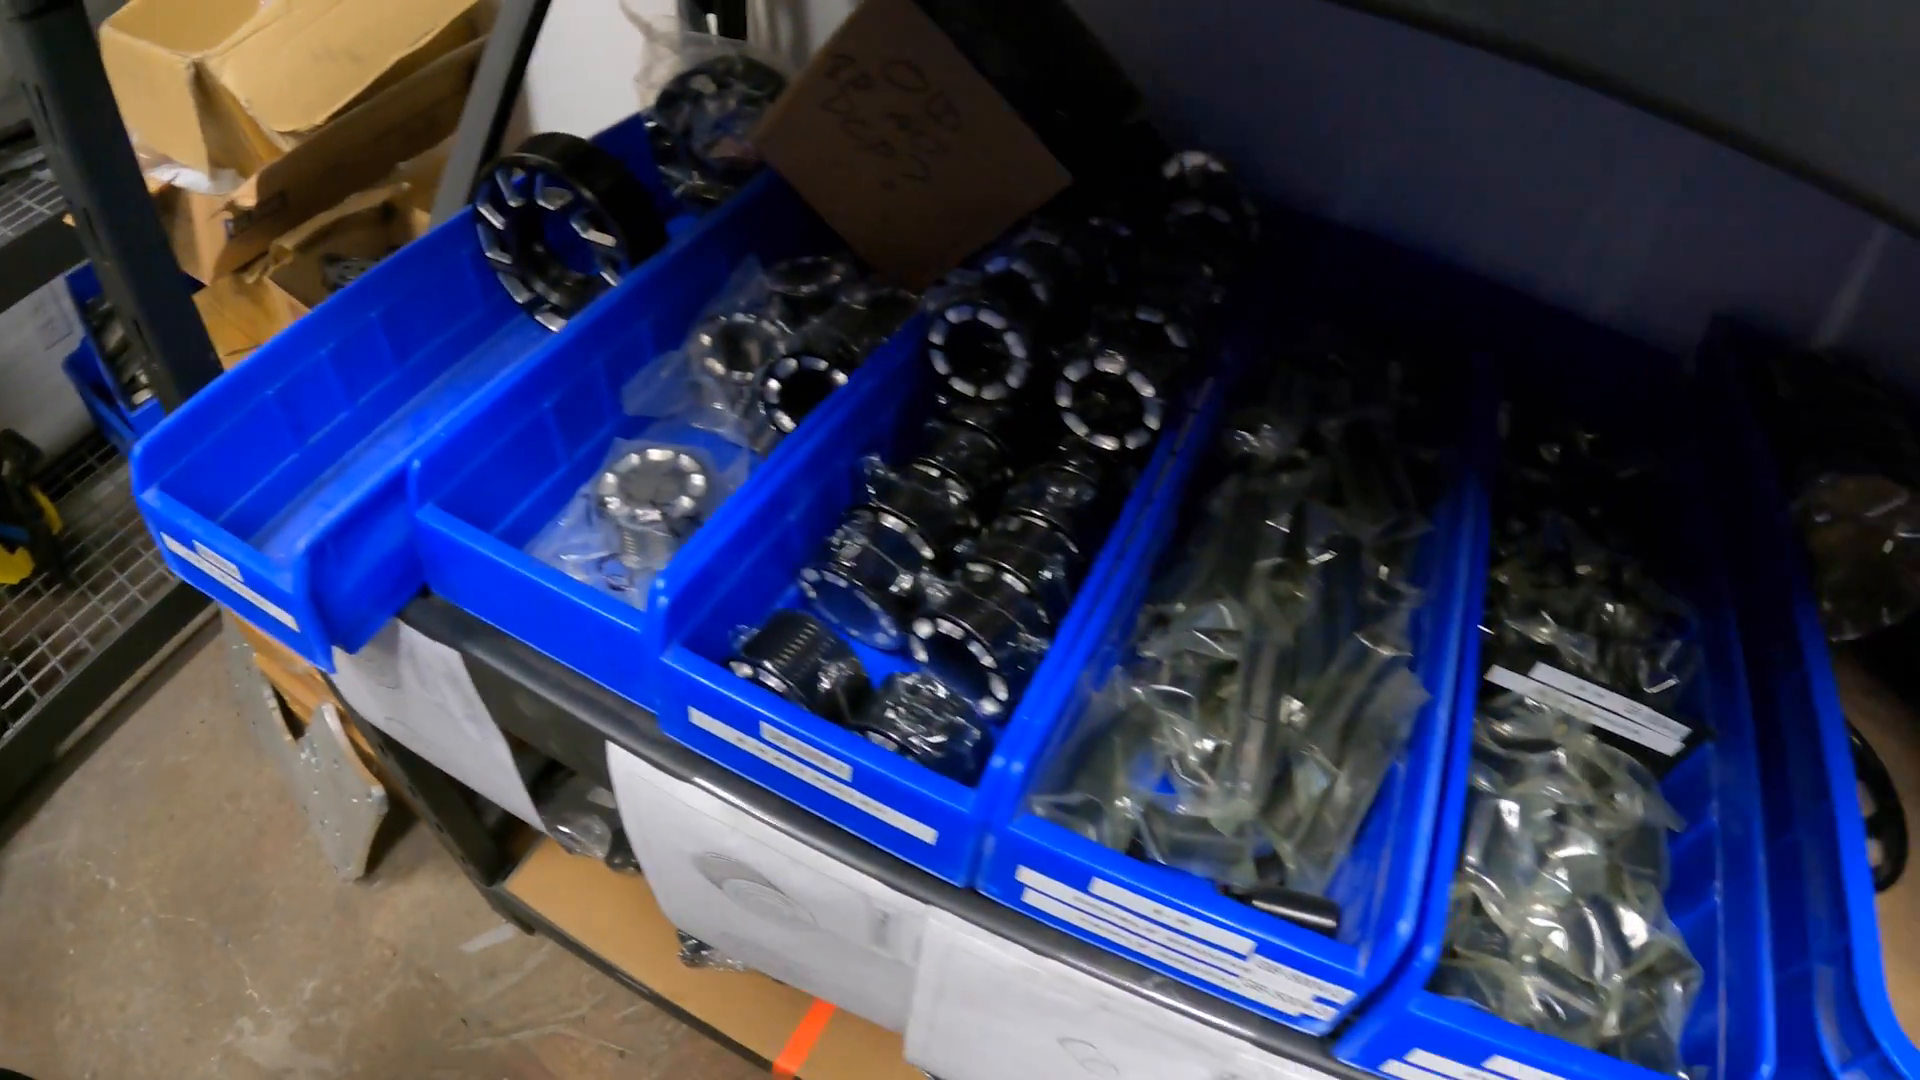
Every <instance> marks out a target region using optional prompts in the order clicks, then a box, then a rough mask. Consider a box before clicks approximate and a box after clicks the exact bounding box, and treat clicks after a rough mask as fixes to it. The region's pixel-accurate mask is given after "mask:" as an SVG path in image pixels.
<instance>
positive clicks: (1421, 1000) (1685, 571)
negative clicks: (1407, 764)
mask: <svg viewBox="0 0 1920 1080" xmlns="http://www.w3.org/2000/svg"><path fill="white" fill-rule="evenodd" d="M1482 313H1483V314H1484V315H1488V316H1492V317H1493V320H1492V321H1490V322H1489V323H1488V324H1487V327H1486V329H1485V332H1484V333H1485V340H1487V341H1488V343H1489V345H1491V346H1493V347H1495V348H1497V349H1498V351H1499V354H1500V355H1501V356H1502V357H1503V358H1504V359H1505V360H1506V361H1507V362H1506V363H1505V365H1504V371H1503V372H1502V377H1503V380H1504V383H1505V389H1506V390H1507V391H1509V392H1510V393H1511V398H1510V401H1511V405H1510V407H1511V408H1512V409H1514V410H1516V411H1517V410H1520V409H1526V408H1539V407H1544V408H1548V409H1551V410H1552V411H1553V412H1554V413H1555V414H1557V415H1564V416H1567V417H1569V418H1571V419H1575V420H1585V421H1588V422H1598V423H1600V424H1601V425H1602V426H1603V428H1604V429H1605V430H1608V431H1611V432H1613V433H1614V437H1615V438H1616V439H1619V440H1626V441H1629V442H1637V443H1638V444H1639V445H1640V446H1641V447H1643V448H1645V449H1647V450H1650V451H1653V452H1654V453H1656V454H1657V460H1659V461H1660V462H1661V463H1662V469H1661V472H1660V476H1661V478H1662V479H1663V480H1664V484H1663V485H1662V486H1663V491H1662V494H1661V498H1662V499H1663V500H1664V502H1663V505H1662V507H1661V511H1662V513H1663V514H1664V515H1665V519H1666V520H1669V521H1671V522H1672V529H1671V532H1670V534H1669V535H1670V540H1671V544H1670V546H1669V547H1668V548H1667V549H1666V550H1665V551H1663V552H1661V553H1659V554H1660V557H1661V560H1662V562H1663V565H1664V567H1665V570H1666V572H1665V573H1664V574H1662V575H1661V579H1662V581H1663V582H1665V583H1667V584H1669V585H1670V586H1671V587H1672V588H1673V591H1675V592H1676V593H1677V594H1678V595H1679V596H1680V597H1681V598H1682V599H1683V600H1685V601H1686V602H1687V603H1689V604H1690V605H1691V607H1692V610H1693V611H1694V612H1695V614H1696V616H1697V618H1698V623H1699V627H1700V631H1701V637H1700V641H1699V644H1700V646H1701V649H1702V652H1703V664H1702V669H1701V671H1700V673H1699V674H1698V675H1697V676H1696V679H1697V683H1696V686H1695V688H1694V692H1695V693H1696V695H1697V696H1696V698H1695V699H1694V702H1693V704H1694V706H1695V710H1696V712H1695V714H1696V715H1700V716H1703V717H1704V718H1705V719H1706V720H1707V721H1708V722H1709V723H1710V724H1711V726H1712V727H1713V729H1714V730H1715V732H1716V735H1715V737H1714V738H1712V739H1711V740H1710V741H1707V742H1705V743H1703V744H1701V745H1700V746H1698V747H1697V748H1696V749H1694V750H1693V751H1692V752H1691V753H1690V754H1689V755H1688V756H1687V757H1686V758H1685V759H1684V760H1682V761H1681V762H1680V763H1679V764H1678V765H1677V766H1676V767H1675V768H1674V769H1673V770H1672V771H1671V772H1670V773H1669V774H1668V775H1667V776H1666V778H1665V779H1664V781H1663V783H1662V792H1663V793H1664V794H1665V796H1666V798H1667V800H1668V801H1669V802H1670V803H1671V804H1672V805H1673V806H1674V808H1675V809H1676V810H1678V811H1679V813H1680V816H1681V817H1682V818H1683V819H1684V820H1685V821H1686V822H1687V828H1686V829H1685V831H1684V832H1682V833H1679V834H1677V835H1675V836H1673V837H1672V838H1671V839H1670V841H1669V850H1670V852H1671V858H1672V883H1671V885H1670V887H1669V888H1668V890H1667V894H1666V905H1667V910H1668V913H1669V914H1670V915H1671V916H1672V918H1673V921H1674V923H1675V924H1676V925H1677V926H1678V928H1679V930H1680V932H1681V934H1682V935H1683V936H1684V937H1685V939H1686V941H1687V944H1688V946H1689V948H1690V949H1691V950H1692V952H1693V954H1694V957H1695V958H1696V959H1697V960H1698V961H1699V962H1700V964H1701V967H1702V969H1703V976H1704V981H1703V984H1702V987H1701V990H1700V992H1699V995H1698V997H1697V999H1696V1003H1695V1006H1694V1009H1693V1012H1692V1014H1691V1016H1690V1018H1689V1021H1688V1024H1687V1027H1686V1029H1685V1031H1684V1032H1683V1033H1682V1037H1681V1045H1680V1048H1681V1053H1682V1056H1683V1058H1684V1060H1685V1062H1686V1064H1687V1065H1688V1066H1697V1067H1700V1068H1703V1069H1705V1070H1707V1071H1706V1072H1705V1073H1703V1074H1702V1075H1711V1076H1714V1077H1716V1078H1719V1080H1746V1078H1754V1077H1766V1076H1770V1075H1772V1074H1773V1071H1774V1066H1775V1061H1776V1056H1775V1042H1776V1039H1775V1024H1774V1017H1775V1004H1774V994H1773V981H1772V967H1771V963H1770V959H1769V957H1770V941H1769V931H1768V914H1767V895H1768V893H1767V879H1766V865H1765V854H1764V846H1763V837H1762V833H1761V829H1760V790H1759V788H1760V773H1759V768H1758V764H1757V759H1756V752H1755V745H1754V743H1755V733H1754V726H1753V716H1752V712H1751V709H1750V707H1749V702H1748V695H1747V684H1746V673H1745V665H1744V660H1743V656H1742V653H1741V645H1740V638H1739V631H1738V627H1737V622H1736V615H1735V611H1734V608H1733V606H1732V604H1733V601H1732V597H1731V596H1730V595H1729V593H1728V588H1727V581H1726V579H1725V577H1724V576H1723V564H1724V561H1725V558H1726V555H1725V551H1724V549H1723V546H1722V542H1721V541H1720V539H1719V538H1720V536H1721V535H1722V532H1721V528H1720V523H1719V522H1718V521H1717V520H1716V518H1715V516H1714V514H1713V513H1712V512H1711V504H1712V501H1713V493H1712V491H1711V490H1710V488H1709V486H1708V482H1707V475H1706V472H1705V470H1704V469H1703V467H1702V464H1703V463H1702V457H1701V455H1702V454H1703V453H1704V450H1703V448H1702V444H1701V434H1700V432H1699V430H1698V425H1699V423H1700V421H1701V417H1702V412H1701V410H1700V409H1699V407H1698V403H1697V402H1696V401H1695V399H1694V398H1693V396H1692V393H1693V388H1692V386H1691V383H1690V381H1689V380H1688V379H1687V378H1686V376H1685V374H1684V372H1683V369H1682V364H1681V361H1680V360H1678V359H1676V358H1673V357H1669V356H1666V355H1664V354H1659V353H1656V352H1653V351H1651V350H1649V349H1647V348H1645V347H1644V346H1640V345H1637V344H1635V343H1633V342H1631V341H1629V340H1628V339H1626V338H1623V337H1620V336H1618V335H1614V334H1611V333H1608V332H1606V331H1602V330H1599V329H1597V328H1594V327H1591V326H1588V325H1586V324H1583V323H1580V322H1579V321H1577V320H1575V319H1572V318H1570V317H1566V316H1560V315H1556V314H1554V313H1552V312H1551V311H1548V310H1546V309H1544V308H1541V307H1539V306H1538V305H1531V304H1528V303H1526V302H1524V301H1519V300H1517V299H1510V301H1509V302H1508V303H1504V304H1500V305H1497V306H1494V305H1490V306H1489V307H1487V308H1485V309H1483V311H1482ZM1488 486H1489V490H1490V494H1491V496H1492V498H1493V501H1494V505H1495V506H1496V507H1497V506H1498V503H1499V497H1500V496H1499V491H1498V489H1497V487H1495V486H1494V485H1493V483H1492V481H1491V479H1490V480H1489V483H1488ZM1476 614H1477V612H1476ZM1479 645H1480V642H1479V639H1478V638H1477V637H1476V638H1475V639H1474V640H1473V641H1472V642H1471V643H1470V644H1469V647H1468V648H1467V650H1466V652H1465V655H1464V657H1463V664H1464V668H1463V677H1462V678H1461V679H1460V681H1459V684H1458V687H1457V689H1458V694H1459V701H1458V704H1457V707H1456V711H1457V715H1458V717H1459V722H1458V723H1456V724H1455V726H1454V730H1453V733H1452V736H1451V743H1450V746H1449V748H1448V757H1449V764H1448V770H1447V786H1446V791H1445V793H1444V796H1443V801H1442V804H1441V814H1440V819H1439V825H1438V831H1437V839H1438V846H1437V848H1436V852H1435V856H1434V859H1433V862H1432V870H1431V873H1430V874H1429V877H1428V880H1427V882H1426V885H1425V898H1424V901H1423V904H1422V910H1421V913H1420V924H1419V931H1418V934H1417V936H1416V944H1415V947H1414V948H1413V950H1412V951H1411V952H1410V954H1409V956H1408V958H1407V959H1406V961H1405V963H1404V964H1403V965H1402V967H1401V968H1400V970H1398V971H1397V972H1395V974H1394V976H1393V979H1392V980H1391V981H1390V982H1389V983H1388V985H1387V986H1386V987H1385V988H1384V990H1383V991H1382V992H1381V994H1380V995H1379V996H1378V997H1377V998H1376V999H1375V1000H1374V1001H1373V1002H1372V1003H1371V1004H1369V1005H1368V1006H1367V1007H1366V1008H1365V1009H1363V1010H1362V1011H1361V1013H1360V1014H1359V1015H1358V1016H1357V1017H1356V1019H1355V1020H1354V1022H1353V1023H1352V1024H1351V1025H1350V1026H1349V1027H1348V1028H1347V1030H1346V1031H1345V1032H1343V1033H1342V1034H1341V1035H1340V1037H1339V1038H1338V1039H1337V1041H1336V1042H1335V1044H1334V1053H1335V1056H1337V1057H1338V1058H1340V1060H1342V1061H1345V1062H1347V1063H1349V1064H1353V1065H1358V1066H1361V1067H1364V1068H1368V1069H1373V1070H1375V1071H1377V1072H1382V1073H1385V1074H1387V1075H1389V1076H1395V1077H1404V1078H1417V1080H1430V1078H1432V1077H1434V1076H1436V1075H1440V1076H1456V1077H1466V1076H1471V1077H1487V1078H1489V1080H1498V1078H1512V1080H1543V1078H1556V1080H1640V1078H1651V1077H1653V1076H1654V1075H1655V1074H1653V1073H1651V1072H1648V1071H1646V1070H1643V1069H1641V1068H1639V1067H1637V1066H1633V1065H1629V1064H1627V1063H1625V1062H1622V1061H1620V1060H1618V1059H1616V1058H1612V1057H1609V1056H1607V1055H1604V1054H1601V1053H1599V1052H1597V1051H1594V1050H1588V1049H1585V1048H1582V1047H1578V1046H1575V1045H1573V1044H1571V1043H1568V1042H1564V1041H1562V1040H1559V1039H1556V1038H1553V1037H1551V1036H1548V1035H1543V1034H1540V1033H1538V1032H1534V1031H1531V1030H1527V1029H1524V1028H1521V1027H1519V1026H1518V1025H1515V1024H1512V1023H1509V1022H1507V1021H1505V1020H1502V1019H1500V1018H1498V1017H1496V1016H1494V1015H1493V1014H1492V1013H1489V1012H1486V1011H1484V1010H1481V1009H1479V1008H1476V1007H1475V1006H1473V1005H1469V1004H1467V1003H1465V1002H1462V1001H1456V1000H1452V999H1449V998H1443V997H1440V996H1439V995H1436V994H1432V993H1429V992H1428V991H1427V988H1426V987H1427V983H1428V981H1429V979H1431V978H1432V976H1433V973H1434V969H1435V967H1436V965H1437V963H1438V961H1439V960H1440V958H1441V955H1442V953H1443V949H1444V936H1445V930H1446V922H1447V913H1448V907H1449V897H1450V893H1451V892H1452V889H1453V883H1454V877H1455V872H1456V869H1457V865H1458V862H1459V857H1460V839H1461V836H1460V834H1461V828H1462V824H1463V820H1462V819H1463V816H1464V811H1465V804H1466V796H1467V784H1468V777H1467V765H1468V762H1469V760H1470V757H1471V750H1472V741H1473V724H1472V722H1471V718H1472V717H1473V715H1474V708H1475V703H1476V701H1477V699H1478V697H1479V693H1480V681H1481V673H1482V669H1483V667H1484V665H1483V663H1482V661H1481V658H1480V654H1479Z"/></svg>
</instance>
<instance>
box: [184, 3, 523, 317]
mask: <svg viewBox="0 0 1920 1080" xmlns="http://www.w3.org/2000/svg"><path fill="white" fill-rule="evenodd" d="M484 45H485V41H484V40H482V41H475V42H472V43H471V44H468V45H464V46H462V47H460V48H459V49H456V50H454V51H453V52H451V53H448V54H447V55H445V56H442V57H440V58H439V59H438V60H435V61H434V62H433V63H431V64H428V65H427V66H426V67H424V68H422V69H420V70H419V71H416V72H414V73H413V74H412V75H410V76H408V77H407V78H405V79H403V80H401V81H400V82H398V83H396V84H394V85H393V86H390V87H388V88H387V89H385V90H383V91H382V92H380V93H379V94H377V95H375V96H374V97H373V98H372V99H370V100H368V101H366V102H365V103H363V104H361V105H359V106H356V107H355V108H353V109H351V110H349V111H348V112H347V113H346V114H345V115H343V116H341V117H339V118H338V119H336V120H335V121H334V122H333V123H331V124H328V125H327V126H326V127H324V128H321V129H320V130H319V131H318V132H316V133H314V135H313V137H312V138H310V139H307V140H306V141H305V142H303V143H301V144H300V145H299V146H297V147H295V148H294V149H293V150H292V151H291V152H289V153H288V154H286V156H284V157H282V158H280V159H279V160H277V161H275V162H273V163H272V164H271V165H268V166H267V167H266V168H264V169H262V170H261V171H260V173H259V174H258V175H256V176H254V177H253V178H252V179H251V180H248V181H247V182H246V183H245V184H242V185H241V186H240V189H239V190H238V191H235V192H234V193H233V194H231V195H226V196H218V195H199V194H196V193H193V192H188V191H180V190H178V189H169V190H168V191H166V192H163V193H162V194H161V195H160V196H159V204H160V214H161V220H162V221H163V222H165V224H166V226H167V234H168V237H169V239H170V240H171V241H172V243H173V251H174V255H175V256H176V257H178V258H179V260H180V268H181V269H183V270H185V271H186V272H187V273H189V274H191V275H192V276H194V277H195V278H198V279H199V280H200V281H203V282H211V281H213V280H214V279H215V278H217V277H219V276H221V275H223V274H230V273H232V272H234V271H235V270H238V269H239V268H240V267H241V266H244V265H245V264H247V263H248V262H251V261H252V260H254V259H255V258H258V257H259V256H260V255H262V254H265V253H266V251H267V248H268V247H269V246H270V245H271V244H272V243H273V241H274V239H275V238H276V237H278V236H280V235H281V234H283V233H285V232H286V231H287V230H288V229H291V228H293V227H294V226H295V225H298V224H300V223H301V222H303V221H306V220H307V219H308V218H311V217H313V216H314V215H315V214H318V213H320V212H322V211H325V210H327V209H329V208H331V207H333V206H335V205H337V204H338V203H339V202H340V201H341V200H342V199H345V198H346V197H348V196H349V195H352V194H354V193H355V192H358V191H362V190H365V189H366V188H368V187H371V186H373V185H375V184H379V183H381V182H382V181H384V180H386V179H387V178H388V177H389V176H390V175H391V174H392V171H393V169H394V167H395V166H396V165H397V164H399V163H401V162H404V161H408V160H410V159H413V158H416V157H419V156H422V155H425V154H428V153H429V152H430V151H432V150H433V149H434V148H435V147H436V145H437V144H439V143H440V142H442V141H443V140H445V139H446V138H448V137H449V136H450V135H452V134H453V130H454V128H455V127H457V126H458V125H459V122H460V108H461V106H462V105H463V104H464V103H465V101H466V95H467V87H468V85H469V84H471V83H472V82H473V71H474V66H475V64H476V63H477V62H478V60H479V56H480V50H481V48H482V47H483V46H484Z"/></svg>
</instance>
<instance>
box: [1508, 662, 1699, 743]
mask: <svg viewBox="0 0 1920 1080" xmlns="http://www.w3.org/2000/svg"><path fill="white" fill-rule="evenodd" d="M1527 676H1528V677H1529V678H1532V679H1537V680H1538V681H1540V682H1543V683H1546V684H1547V685H1548V686H1551V687H1553V688H1554V689H1556V690H1565V691H1566V692H1567V693H1569V694H1572V695H1573V696H1574V697H1577V698H1579V699H1581V700H1582V701H1590V702H1592V703H1593V704H1595V705H1598V706H1600V707H1601V708H1603V709H1605V710H1607V711H1608V712H1611V713H1615V714H1617V715H1619V716H1624V717H1626V718H1627V719H1628V720H1632V721H1634V722H1635V723H1638V724H1639V725H1640V726H1642V727H1644V728H1648V729H1650V730H1652V731H1657V732H1659V733H1660V734H1662V735H1665V736H1666V737H1667V738H1669V739H1674V740H1676V741H1678V742H1682V743H1684V742H1686V741H1687V737H1688V736H1690V735H1692V734H1693V729H1692V728H1690V727H1688V726H1687V725H1685V724H1682V723H1680V722H1679V721H1678V720H1675V719H1673V718H1672V717H1670V716H1668V715H1667V714H1665V713H1663V712H1660V711H1659V710H1657V709H1650V708H1648V707H1647V706H1645V705H1642V704H1640V703H1639V702H1637V701H1635V700H1633V699H1632V698H1630V697H1627V696H1626V695H1625V694H1616V693H1614V692H1613V691H1611V690H1609V689H1607V688H1606V687H1604V686H1601V685H1600V684H1599V683H1595V682H1588V681H1587V680H1586V679H1583V678H1581V677H1580V676H1578V675H1574V674H1570V673H1568V672H1565V671H1561V670H1560V669H1559V668H1557V667H1554V666H1552V665H1551V664H1540V663H1536V664H1534V665H1533V666H1532V667H1530V668H1528V669H1527Z"/></svg>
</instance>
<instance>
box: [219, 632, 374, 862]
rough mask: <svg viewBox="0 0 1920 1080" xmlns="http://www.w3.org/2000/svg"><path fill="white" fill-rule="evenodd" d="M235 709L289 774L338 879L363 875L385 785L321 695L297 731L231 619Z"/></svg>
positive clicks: (229, 645) (290, 784) (283, 772)
mask: <svg viewBox="0 0 1920 1080" xmlns="http://www.w3.org/2000/svg"><path fill="white" fill-rule="evenodd" d="M224 633H225V635H226V640H227V649H228V658H229V662H230V664H231V666H232V671H233V677H234V690H235V693H236V696H237V698H238V700H239V704H240V714H241V715H242V716H243V717H245V718H246V721H247V726H248V727H249V728H251V729H252V731H253V735H254V741H255V742H257V743H259V745H260V748H261V749H262V750H264V751H266V754H267V756H268V757H269V758H271V759H272V760H273V762H274V764H275V766H277V767H278V768H279V770H280V773H281V775H282V776H283V777H284V778H285V779H286V781H287V785H288V787H289V788H290V789H291V790H292V792H293V796H294V800H295V801H296V802H298V803H299V805H300V810H301V812H302V813H304V814H305V815H306V818H307V827H308V829H309V830H310V831H311V832H312V833H313V838H314V839H315V840H316V841H318V842H319V844H320V850H321V852H322V853H323V854H325V855H326V857H327V861H328V862H330V863H332V864H333V869H334V872H335V873H336V874H338V875H340V878H341V880H343V881H357V880H359V879H360V878H362V877H365V876H366V873H367V867H368V863H369V862H371V860H372V857H373V842H374V837H375V836H376V835H377V834H378V833H379V831H380V825H381V823H382V822H384V821H385V820H386V818H387V791H386V788H385V787H383V786H381V783H380V781H379V779H378V778H377V777H375V776H374V775H373V773H372V772H370V771H368V769H367V767H366V765H365V764H363V763H362V762H361V760H360V755H359V753H358V752H357V751H356V750H355V749H354V746H353V742H352V740H350V739H349V738H347V731H346V727H345V725H344V723H343V722H342V720H341V717H340V712H339V710H338V709H336V708H335V707H334V706H333V704H332V703H331V702H327V703H323V704H322V705H321V706H320V707H319V708H317V709H315V710H314V713H313V716H312V717H311V718H309V721H308V724H307V730H306V731H305V732H303V733H302V734H301V735H300V736H299V737H298V738H295V737H294V734H293V729H292V727H291V726H290V725H289V724H288V723H287V716H286V712H285V710H284V708H283V707H282V705H281V702H280V695H279V694H278V693H276V692H275V691H274V689H273V686H272V685H271V684H270V683H268V682H267V679H266V676H265V675H263V674H261V672H260V669H259V668H258V667H256V666H255V665H254V662H253V650H252V649H251V648H250V647H248V645H247V643H246V641H245V640H244V639H242V638H241V637H240V635H239V634H238V633H237V632H236V631H235V630H234V629H233V627H232V625H231V624H230V623H229V624H228V626H227V628H226V629H225V631H224Z"/></svg>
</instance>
